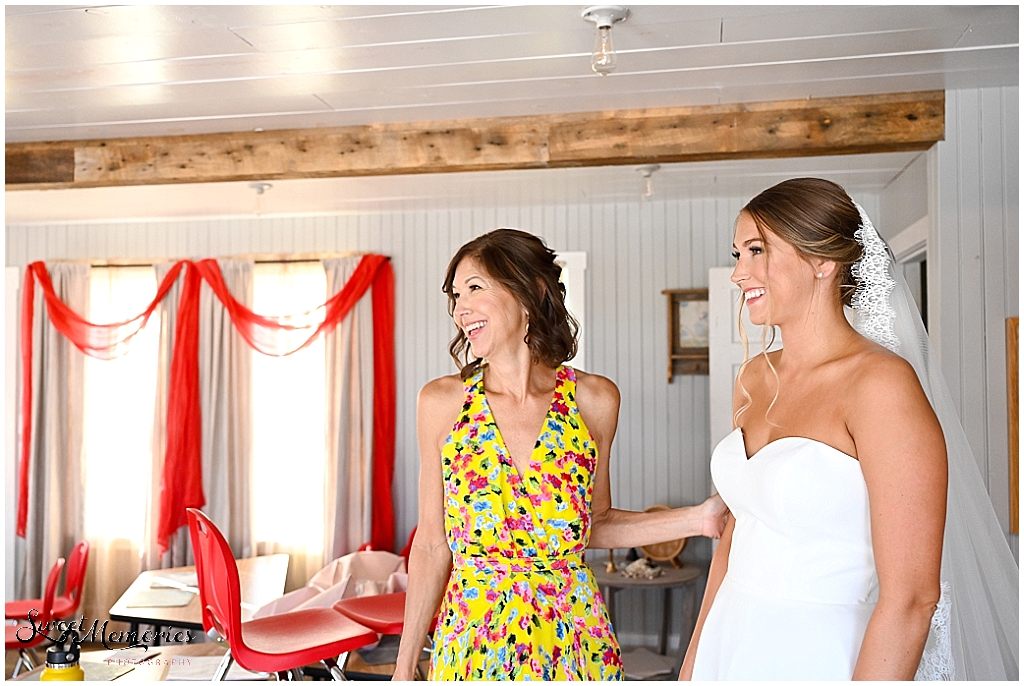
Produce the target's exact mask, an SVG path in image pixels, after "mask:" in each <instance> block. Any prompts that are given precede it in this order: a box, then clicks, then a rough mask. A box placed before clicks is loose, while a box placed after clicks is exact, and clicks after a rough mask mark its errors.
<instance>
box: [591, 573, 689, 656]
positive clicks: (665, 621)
mask: <svg viewBox="0 0 1024 686" xmlns="http://www.w3.org/2000/svg"><path fill="white" fill-rule="evenodd" d="M604 566H605V563H604V562H603V561H596V562H595V563H594V564H593V565H591V569H592V570H593V572H594V579H595V580H596V581H597V585H598V586H599V587H600V588H601V593H602V595H603V596H604V599H605V603H607V605H608V616H609V618H610V619H611V620H612V626H617V625H616V623H615V594H616V593H618V592H619V591H621V590H622V589H624V588H639V589H644V590H657V589H661V590H662V594H663V599H664V608H663V609H662V615H661V633H660V636H659V640H658V650H659V652H660V653H661V654H662V655H664V654H665V652H666V650H667V649H668V632H669V627H670V626H671V624H672V589H673V588H682V589H683V590H684V593H685V599H684V601H683V603H684V604H683V627H682V633H681V634H680V637H679V640H680V651H679V652H680V659H679V660H677V662H679V663H680V665H681V664H682V659H681V658H682V654H683V653H684V652H685V641H686V636H687V634H688V633H692V632H693V628H694V626H695V625H696V623H697V582H698V581H700V579H701V577H702V576H703V575H704V570H702V569H701V568H700V567H695V566H693V565H683V566H682V567H681V568H679V569H676V568H675V567H671V566H662V567H661V568H662V570H664V571H663V572H662V574H661V576H658V577H655V578H653V579H645V578H630V577H625V576H622V573H621V570H622V569H624V568H625V566H626V562H625V561H620V560H616V561H615V566H616V567H618V568H619V570H620V571H618V572H612V573H611V574H609V573H608V572H606V571H605V567H604ZM687 589H688V590H689V592H688V593H686V590H687ZM678 669H679V666H677V667H676V670H677V671H678Z"/></svg>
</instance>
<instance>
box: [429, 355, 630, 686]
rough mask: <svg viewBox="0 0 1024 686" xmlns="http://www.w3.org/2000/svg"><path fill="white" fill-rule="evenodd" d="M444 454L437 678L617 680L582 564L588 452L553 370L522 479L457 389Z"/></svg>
mask: <svg viewBox="0 0 1024 686" xmlns="http://www.w3.org/2000/svg"><path fill="white" fill-rule="evenodd" d="M465 393H466V395H465V402H464V404H463V407H462V413H461V415H460V416H459V420H458V421H457V422H456V424H455V426H454V428H453V429H452V433H451V435H450V436H449V437H448V440H447V441H446V442H445V444H444V446H443V447H442V449H441V458H442V464H443V472H444V501H445V529H446V532H447V538H448V545H449V547H450V548H451V550H452V573H451V578H450V579H449V581H448V586H447V588H446V589H445V594H444V599H443V601H442V603H441V610H440V614H439V617H438V622H437V629H436V630H435V634H434V642H435V645H434V651H433V654H432V656H431V669H430V676H431V678H432V679H437V680H446V681H452V680H460V679H474V680H499V679H524V680H526V679H544V680H567V679H572V680H584V679H594V680H602V681H611V680H621V679H622V678H623V673H622V660H621V658H620V656H619V645H618V642H617V641H616V639H615V634H614V633H613V632H612V627H611V622H610V621H609V619H608V613H607V611H606V609H605V605H604V601H603V600H602V598H601V594H600V592H599V591H598V589H597V585H596V584H595V582H594V577H593V574H592V573H591V571H590V568H589V567H587V565H586V563H584V562H583V551H584V549H585V548H586V547H587V541H588V539H589V537H590V501H591V496H592V494H593V489H594V486H593V479H594V473H595V469H596V466H597V459H598V454H597V445H596V444H595V443H594V441H593V439H592V438H591V437H590V432H588V431H587V427H586V425H585V424H584V423H583V419H582V417H580V413H579V409H578V408H577V407H576V373H575V371H574V370H573V369H572V368H571V367H565V366H562V367H559V369H558V372H557V381H556V384H555V392H554V396H553V398H552V401H551V407H550V409H549V410H548V414H547V417H546V418H545V420H544V427H543V429H542V431H541V435H540V437H539V438H538V439H537V444H536V446H535V447H534V449H533V454H532V455H531V456H530V463H529V466H528V468H527V469H526V473H525V475H524V476H523V478H520V475H519V472H518V471H517V469H516V466H515V465H514V464H513V462H512V460H511V458H510V457H509V455H508V451H507V449H506V448H505V444H504V442H503V441H502V438H501V434H500V433H499V431H498V427H497V425H496V424H495V423H494V417H493V415H492V414H491V410H490V408H489V407H488V405H487V398H486V396H485V395H484V383H483V370H482V369H481V370H480V371H478V372H477V373H476V374H475V375H474V376H473V377H471V378H470V379H468V380H467V381H466V384H465Z"/></svg>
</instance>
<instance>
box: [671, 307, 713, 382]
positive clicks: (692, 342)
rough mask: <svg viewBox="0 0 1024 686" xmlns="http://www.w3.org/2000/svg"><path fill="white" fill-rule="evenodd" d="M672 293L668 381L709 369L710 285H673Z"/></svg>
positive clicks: (704, 372) (706, 371)
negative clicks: (677, 286) (707, 287)
mask: <svg viewBox="0 0 1024 686" xmlns="http://www.w3.org/2000/svg"><path fill="white" fill-rule="evenodd" d="M662 293H663V294H664V295H665V296H667V297H668V382H669V383H672V377H673V376H675V375H676V374H707V373H708V289H706V288H685V289H682V288H673V289H669V290H664V291H662Z"/></svg>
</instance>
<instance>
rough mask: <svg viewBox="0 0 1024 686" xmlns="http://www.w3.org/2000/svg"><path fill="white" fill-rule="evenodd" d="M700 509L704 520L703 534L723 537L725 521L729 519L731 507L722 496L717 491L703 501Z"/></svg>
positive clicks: (709, 536) (711, 536)
mask: <svg viewBox="0 0 1024 686" xmlns="http://www.w3.org/2000/svg"><path fill="white" fill-rule="evenodd" d="M700 509H701V519H702V520H703V525H702V528H701V532H700V533H701V536H707V537H708V538H721V537H722V530H723V529H725V523H726V522H727V521H728V520H729V508H728V507H727V506H726V504H725V501H724V500H722V496H720V495H718V494H717V493H716V494H715V495H713V496H711V497H710V498H708V499H707V500H705V501H704V502H703V503H701V505H700Z"/></svg>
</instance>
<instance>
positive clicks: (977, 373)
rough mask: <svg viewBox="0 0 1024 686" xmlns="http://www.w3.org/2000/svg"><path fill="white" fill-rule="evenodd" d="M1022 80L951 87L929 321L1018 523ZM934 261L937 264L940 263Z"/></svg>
mask: <svg viewBox="0 0 1024 686" xmlns="http://www.w3.org/2000/svg"><path fill="white" fill-rule="evenodd" d="M1018 97H1019V89H1018V88H1017V87H1012V88H982V89H970V90H957V91H948V92H947V93H946V139H945V141H943V142H940V143H939V144H938V145H936V146H935V147H934V148H932V150H930V151H929V159H928V162H929V176H930V178H931V186H930V188H929V209H928V213H929V216H930V217H934V218H935V219H934V220H933V222H932V227H931V234H930V236H929V245H928V260H929V274H928V280H929V283H928V289H929V296H930V301H929V327H930V328H931V334H932V340H933V342H934V343H935V345H936V347H937V349H938V352H939V358H940V360H941V363H942V370H943V374H944V375H945V377H946V381H947V383H948V384H949V387H950V392H951V394H952V396H953V402H954V404H955V405H956V407H957V410H958V412H959V413H960V417H961V421H962V422H963V425H964V429H965V431H966V433H967V438H968V440H969V441H970V443H971V447H972V448H973V449H974V453H975V457H976V458H977V460H978V466H979V468H980V469H981V473H982V477H983V478H984V479H985V480H986V485H987V486H988V489H989V495H990V496H991V498H992V503H993V505H994V507H995V511H996V515H997V517H998V518H999V521H1000V523H1001V524H1002V525H1003V528H1004V530H1005V531H1008V530H1009V511H1008V509H1009V506H1008V499H1009V494H1008V473H1009V468H1008V464H1007V463H1008V460H1007V453H1008V446H1007V440H1008V437H1007V428H1006V338H1005V320H1006V317H1013V316H1017V314H1018V289H1019V283H1018V273H1019V271H1018V270H1019V265H1018V246H1019V238H1018V231H1019V226H1018V202H1019V186H1018V183H1019V173H1018V164H1019V150H1018V102H1017V99H1018ZM933 265H934V266H933Z"/></svg>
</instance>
